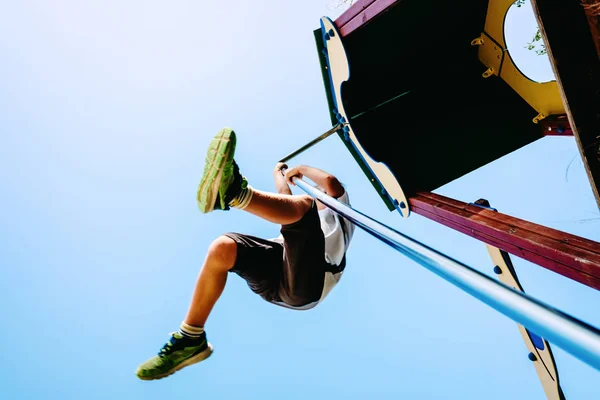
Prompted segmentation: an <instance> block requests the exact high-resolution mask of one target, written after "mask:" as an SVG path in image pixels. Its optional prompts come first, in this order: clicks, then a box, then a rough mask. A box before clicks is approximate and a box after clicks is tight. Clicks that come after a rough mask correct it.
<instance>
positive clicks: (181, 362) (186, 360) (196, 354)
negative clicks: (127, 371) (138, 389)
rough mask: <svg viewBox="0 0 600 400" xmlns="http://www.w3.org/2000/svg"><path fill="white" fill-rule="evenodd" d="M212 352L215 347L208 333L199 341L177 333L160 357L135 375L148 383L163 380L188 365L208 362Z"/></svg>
mask: <svg viewBox="0 0 600 400" xmlns="http://www.w3.org/2000/svg"><path fill="white" fill-rule="evenodd" d="M212 351H213V347H212V345H211V344H210V343H209V342H208V341H207V340H206V333H203V334H202V336H200V338H198V339H189V338H186V337H184V336H183V335H182V334H181V333H179V332H175V333H173V334H171V339H170V340H169V341H168V342H167V343H166V344H165V345H164V346H163V348H162V349H160V352H159V353H158V355H157V356H154V357H152V358H151V359H149V360H148V361H146V362H145V363H143V364H142V365H140V366H139V367H138V369H137V371H136V372H135V373H136V375H137V376H138V378H140V379H143V380H146V381H148V380H153V379H161V378H164V377H167V376H169V375H171V374H173V373H175V372H176V371H179V370H180V369H182V368H184V367H187V366H188V365H192V364H196V363H199V362H200V361H203V360H206V359H207V358H208V357H210V355H211V354H212Z"/></svg>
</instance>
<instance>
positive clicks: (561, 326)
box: [282, 171, 600, 370]
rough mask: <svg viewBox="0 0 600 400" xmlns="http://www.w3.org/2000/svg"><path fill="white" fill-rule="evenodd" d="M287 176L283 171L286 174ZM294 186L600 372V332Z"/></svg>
mask: <svg viewBox="0 0 600 400" xmlns="http://www.w3.org/2000/svg"><path fill="white" fill-rule="evenodd" d="M282 173H283V171H282ZM293 181H294V183H295V184H296V186H298V187H299V188H300V189H302V190H303V191H305V192H306V193H308V194H309V195H310V196H312V197H314V198H316V199H318V200H320V201H321V202H322V203H323V204H325V205H326V206H327V207H329V208H331V209H332V210H333V211H335V212H336V213H338V214H340V215H341V216H343V217H345V218H347V219H348V220H350V221H351V222H353V223H354V224H355V225H357V226H359V227H360V228H362V229H363V230H365V231H367V232H368V233H370V234H371V235H373V236H375V237H376V238H378V239H379V240H381V241H382V242H385V243H387V244H388V245H390V246H391V247H393V248H394V249H396V250H398V251H399V252H400V253H402V254H404V255H405V256H407V257H408V258H410V259H412V260H414V261H416V262H418V263H419V264H421V265H422V266H424V267H425V268H427V269H428V270H430V271H431V272H433V273H435V274H436V275H438V276H440V277H442V278H444V279H445V280H446V281H448V282H450V283H452V284H453V285H454V286H457V287H458V288H460V289H462V290H463V291H465V292H467V293H469V294H470V295H471V296H473V297H475V298H477V299H479V300H480V301H482V302H484V303H485V304H487V305H489V306H491V307H492V308H494V309H496V310H497V311H499V312H500V313H502V314H504V315H506V316H507V317H509V318H510V319H512V320H514V321H516V322H518V323H520V324H521V325H523V326H525V327H526V328H527V329H529V330H531V331H533V332H535V333H536V334H537V335H539V336H541V337H543V338H545V339H546V340H548V341H550V342H552V343H554V344H556V345H557V346H558V347H560V348H562V349H563V350H565V351H567V352H568V353H570V354H572V355H573V356H575V357H577V358H579V359H580V360H582V361H583V362H585V363H587V364H589V365H591V366H592V367H594V368H595V369H597V370H600V330H598V329H597V328H595V327H593V326H591V325H589V324H587V323H585V322H583V321H580V320H578V319H576V318H574V317H571V316H570V315H568V314H565V313H563V312H562V311H560V310H557V309H556V308H554V307H552V306H550V305H548V304H545V303H543V302H541V301H540V300H537V299H535V298H533V297H531V296H529V295H527V294H525V293H523V292H519V291H516V290H514V289H512V288H511V287H509V286H506V285H504V284H502V283H500V282H497V281H496V280H494V279H492V278H490V277H488V276H487V275H484V274H482V273H481V272H479V271H477V270H475V269H473V268H471V267H469V266H467V265H465V264H463V263H461V262H459V261H456V260H454V259H452V258H450V257H448V256H446V255H444V254H442V253H440V252H438V251H437V250H434V249H432V248H431V247H428V246H426V245H424V244H422V243H420V242H418V241H416V240H414V239H412V238H410V237H408V236H406V235H403V234H402V233H400V232H398V231H396V230H394V229H392V228H390V227H389V226H386V225H384V224H382V223H380V222H378V221H376V220H374V219H372V218H371V217H368V216H366V215H365V214H363V213H361V212H360V211H357V210H355V209H353V208H352V207H349V206H347V205H346V204H343V203H341V202H339V201H337V200H336V199H334V198H333V197H330V196H328V195H326V194H325V193H323V192H321V191H320V190H318V189H317V188H315V187H314V186H312V185H310V184H308V183H307V182H305V181H304V180H302V179H299V178H297V177H296V178H293Z"/></svg>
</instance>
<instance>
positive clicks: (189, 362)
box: [139, 343, 213, 381]
mask: <svg viewBox="0 0 600 400" xmlns="http://www.w3.org/2000/svg"><path fill="white" fill-rule="evenodd" d="M212 353H213V346H212V344H210V343H208V345H207V347H206V349H205V350H203V351H201V352H200V353H198V354H196V355H195V356H193V357H190V358H188V359H187V360H185V361H183V362H181V363H180V364H177V366H176V367H175V368H173V369H172V370H171V371H169V372H165V373H164V374H160V375H156V376H152V377H149V376H144V377H141V376H140V377H139V378H140V379H141V380H144V381H154V380H157V379H162V378H166V377H167V376H170V375H173V374H174V373H175V372H177V371H179V370H180V369H182V368H185V367H189V366H190V365H194V364H197V363H199V362H200V361H204V360H206V359H207V358H208V357H210V356H211V354H212Z"/></svg>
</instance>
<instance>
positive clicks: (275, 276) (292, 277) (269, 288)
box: [224, 201, 330, 307]
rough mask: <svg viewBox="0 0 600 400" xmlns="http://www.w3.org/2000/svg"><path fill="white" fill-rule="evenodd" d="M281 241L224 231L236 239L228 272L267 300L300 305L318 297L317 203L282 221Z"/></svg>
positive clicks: (321, 265) (321, 263)
mask: <svg viewBox="0 0 600 400" xmlns="http://www.w3.org/2000/svg"><path fill="white" fill-rule="evenodd" d="M281 235H282V236H283V243H280V242H278V241H274V240H268V239H262V238H259V237H256V236H251V235H245V234H240V233H226V234H224V236H227V237H229V238H231V239H233V240H234V241H235V242H236V243H237V258H236V262H235V265H234V266H233V268H232V269H231V270H230V272H235V273H236V274H238V275H239V276H241V277H242V278H243V279H244V280H246V282H247V283H248V286H249V287H250V289H252V291H253V292H255V293H257V294H258V295H260V296H261V297H262V298H263V299H265V300H267V301H269V302H271V303H276V304H277V303H285V304H287V305H288V306H292V307H302V306H305V305H308V304H311V303H315V302H317V301H319V299H320V298H321V294H322V292H323V283H324V280H325V271H326V270H328V268H329V267H330V265H329V264H328V263H327V262H326V261H325V238H324V236H323V231H322V230H321V221H320V219H319V214H318V211H317V205H316V203H315V202H314V201H313V205H312V207H311V209H310V210H309V211H308V212H307V213H306V214H305V215H304V217H302V219H301V220H300V221H298V222H295V223H293V224H289V225H282V227H281Z"/></svg>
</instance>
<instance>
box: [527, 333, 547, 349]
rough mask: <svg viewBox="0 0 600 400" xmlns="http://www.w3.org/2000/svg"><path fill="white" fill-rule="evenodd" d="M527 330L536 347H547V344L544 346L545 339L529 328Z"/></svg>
mask: <svg viewBox="0 0 600 400" xmlns="http://www.w3.org/2000/svg"><path fill="white" fill-rule="evenodd" d="M525 330H526V331H527V334H528V335H529V338H530V339H531V341H532V342H533V345H534V346H535V347H537V348H538V349H540V350H544V349H545V348H546V346H544V339H542V338H541V337H539V336H538V335H536V334H535V333H533V332H531V331H530V330H529V329H525Z"/></svg>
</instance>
